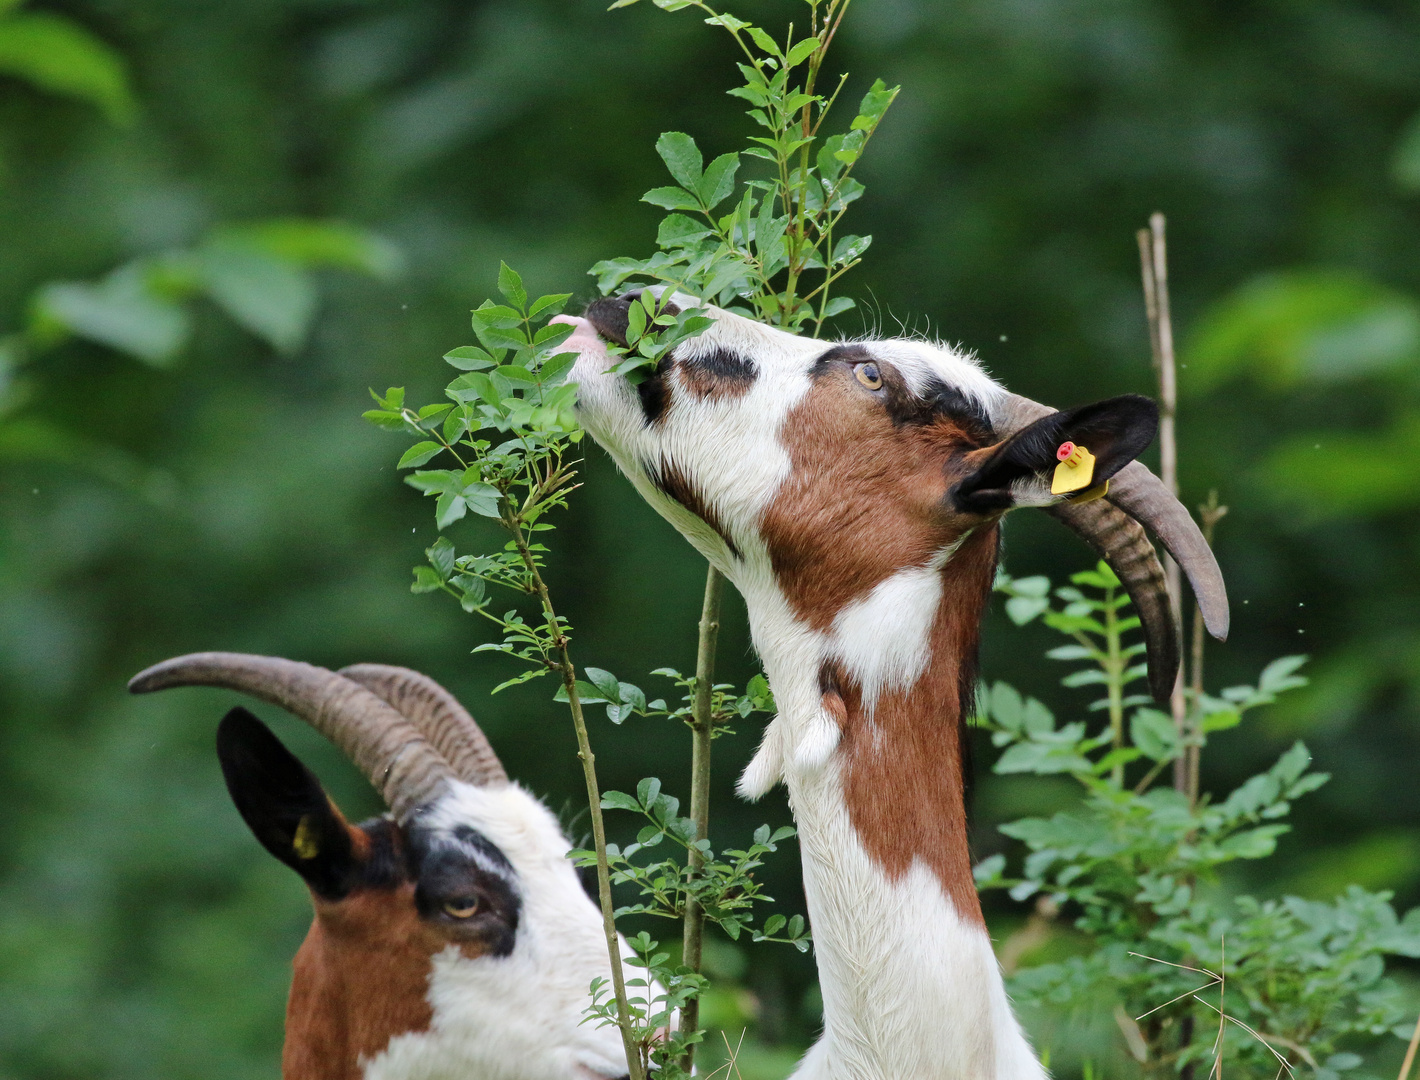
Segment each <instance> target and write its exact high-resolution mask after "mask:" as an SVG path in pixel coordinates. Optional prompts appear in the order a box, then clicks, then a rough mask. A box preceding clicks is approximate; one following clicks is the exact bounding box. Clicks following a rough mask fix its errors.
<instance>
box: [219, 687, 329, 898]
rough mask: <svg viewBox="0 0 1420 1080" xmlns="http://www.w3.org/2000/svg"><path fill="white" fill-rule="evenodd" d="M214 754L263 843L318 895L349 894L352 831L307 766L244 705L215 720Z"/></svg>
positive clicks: (244, 815)
mask: <svg viewBox="0 0 1420 1080" xmlns="http://www.w3.org/2000/svg"><path fill="white" fill-rule="evenodd" d="M217 757H218V760H220V761H221V763H222V776H223V777H224V778H225V779H226V781H227V791H228V792H229V793H230V794H231V796H232V802H234V803H235V804H236V806H237V811H238V813H240V814H241V815H242V820H243V821H245V822H246V823H247V827H248V828H249V829H251V831H252V832H253V833H254V834H255V835H256V838H257V839H258V840H260V841H261V845H262V847H264V848H266V850H267V851H269V852H271V854H273V855H275V856H276V857H277V858H278V859H280V860H281V861H282V862H284V863H285V864H286V865H287V866H289V867H291V869H293V870H295V871H296V873H298V874H300V875H301V877H303V878H304V879H305V881H306V884H307V885H309V886H310V888H311V891H312V892H314V893H316V894H317V895H318V896H320V897H322V898H323V899H327V900H338V899H340V898H341V897H342V896H344V895H345V894H346V893H348V892H349V891H350V887H351V885H352V884H353V882H354V880H355V876H356V870H357V866H356V862H357V859H356V854H355V844H354V837H353V835H352V834H353V830H352V829H351V827H350V825H348V824H347V823H346V821H345V818H344V817H343V816H342V815H341V813H340V811H339V810H337V809H336V807H335V805H334V804H333V803H332V802H331V801H330V798H329V797H328V796H327V795H326V793H325V791H324V789H322V787H321V786H320V781H319V780H317V779H316V778H315V775H314V774H313V773H312V772H311V771H310V769H308V768H306V767H305V766H304V765H302V764H301V762H300V760H299V759H298V758H297V757H296V755H295V754H293V753H291V751H289V750H287V749H286V747H285V746H283V745H282V744H281V740H280V739H278V738H277V737H276V736H275V735H273V734H272V733H271V729H270V728H268V727H267V726H266V725H265V724H263V723H262V722H261V721H260V720H258V719H257V718H256V717H255V716H253V715H252V714H251V713H249V712H247V711H246V709H242V708H236V709H233V710H232V711H231V712H229V713H228V714H227V715H226V716H225V717H223V718H222V723H221V724H219V725H218V727H217Z"/></svg>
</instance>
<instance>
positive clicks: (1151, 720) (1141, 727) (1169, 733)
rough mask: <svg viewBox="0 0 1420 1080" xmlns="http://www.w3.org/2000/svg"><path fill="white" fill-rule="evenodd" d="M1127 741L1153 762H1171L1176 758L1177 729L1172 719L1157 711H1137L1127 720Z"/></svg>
mask: <svg viewBox="0 0 1420 1080" xmlns="http://www.w3.org/2000/svg"><path fill="white" fill-rule="evenodd" d="M1129 739H1130V741H1131V742H1132V743H1133V744H1134V745H1135V746H1137V747H1138V748H1139V749H1140V750H1141V751H1143V753H1144V755H1145V756H1146V757H1148V758H1152V759H1153V760H1154V761H1171V760H1172V759H1173V758H1175V757H1177V756H1178V753H1179V741H1178V729H1177V728H1175V727H1174V723H1173V717H1171V716H1166V715H1165V714H1164V713H1161V712H1159V711H1158V710H1157V709H1139V710H1137V711H1136V712H1135V713H1134V715H1133V717H1131V718H1130V720H1129Z"/></svg>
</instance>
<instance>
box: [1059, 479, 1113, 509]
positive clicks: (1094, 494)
mask: <svg viewBox="0 0 1420 1080" xmlns="http://www.w3.org/2000/svg"><path fill="white" fill-rule="evenodd" d="M1108 494H1109V481H1108V480H1106V481H1105V482H1104V483H1103V484H1096V485H1095V486H1094V487H1092V488H1090V490H1089V491H1082V492H1080V494H1078V495H1071V496H1070V497H1069V498H1068V499H1066V500H1065V501H1066V502H1068V503H1069V504H1070V505H1071V506H1082V505H1084V504H1085V503H1091V502H1094V501H1095V500H1096V499H1103V498H1104V497H1105V496H1106V495H1108Z"/></svg>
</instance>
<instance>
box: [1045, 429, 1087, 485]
mask: <svg viewBox="0 0 1420 1080" xmlns="http://www.w3.org/2000/svg"><path fill="white" fill-rule="evenodd" d="M1055 456H1056V457H1057V458H1059V459H1060V464H1059V465H1057V466H1055V476H1054V478H1053V479H1052V480H1051V481H1050V494H1052V495H1068V494H1069V493H1070V492H1072V491H1080V490H1081V489H1082V488H1087V487H1089V486H1090V482H1091V481H1092V480H1093V479H1094V475H1095V456H1094V454H1092V453H1090V452H1089V451H1088V450H1086V449H1085V448H1084V447H1083V446H1079V445H1077V444H1075V443H1072V442H1063V443H1061V444H1060V449H1059V450H1057V451H1055Z"/></svg>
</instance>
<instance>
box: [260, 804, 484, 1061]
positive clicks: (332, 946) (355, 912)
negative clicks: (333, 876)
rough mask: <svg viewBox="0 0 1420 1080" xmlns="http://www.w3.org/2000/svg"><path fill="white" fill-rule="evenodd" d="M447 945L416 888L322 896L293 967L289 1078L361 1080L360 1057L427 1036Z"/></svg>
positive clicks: (476, 949) (470, 948)
mask: <svg viewBox="0 0 1420 1080" xmlns="http://www.w3.org/2000/svg"><path fill="white" fill-rule="evenodd" d="M350 831H351V839H352V840H353V841H354V844H355V848H356V850H357V852H361V853H362V854H363V853H367V852H368V851H369V850H370V840H369V837H368V836H367V835H366V834H365V832H364V830H362V829H360V828H358V827H355V826H352V827H351V829H350ZM450 940H451V939H450V937H449V935H448V934H446V933H444V932H441V930H440V929H438V928H437V927H435V926H432V925H430V924H429V923H427V922H425V921H424V920H423V919H421V918H420V917H419V913H418V911H417V909H416V907H415V903H414V883H413V882H410V881H404V882H400V883H398V884H397V885H395V886H394V887H392V888H371V887H363V888H358V889H357V890H356V891H354V892H352V893H351V894H350V895H349V896H347V897H345V898H344V899H343V900H336V901H328V900H321V899H319V898H315V920H314V921H313V922H312V923H311V929H310V931H309V933H307V935H306V940H305V941H304V942H303V943H302V945H301V948H300V950H299V951H298V952H297V953H296V959H295V961H294V962H293V964H292V969H293V971H292V978H291V994H290V997H289V998H288V1000H287V1003H286V1044H285V1046H284V1047H283V1049H282V1053H281V1074H282V1076H283V1078H284V1080H360V1078H361V1076H362V1075H363V1072H364V1069H363V1066H362V1065H361V1061H362V1059H365V1060H368V1059H369V1058H371V1057H374V1056H375V1055H377V1054H379V1053H380V1052H381V1051H382V1050H384V1049H385V1047H387V1046H388V1045H389V1042H390V1040H391V1039H393V1038H394V1037H395V1036H397V1035H403V1034H407V1033H411V1032H416V1033H417V1032H422V1031H427V1030H429V1025H430V1023H431V1021H432V1020H433V1010H432V1008H431V1006H430V1005H429V1000H428V993H429V976H430V973H431V971H432V969H433V958H434V956H435V955H437V954H438V953H440V952H442V951H443V950H444V949H445V948H446V947H447V946H448V945H449V943H450ZM459 947H460V949H461V950H462V951H463V953H464V955H466V956H469V957H470V958H474V957H476V956H478V955H481V953H482V951H483V950H482V949H481V948H480V946H479V945H478V944H477V943H474V942H467V941H465V942H460V943H459Z"/></svg>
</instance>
